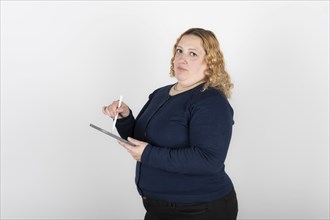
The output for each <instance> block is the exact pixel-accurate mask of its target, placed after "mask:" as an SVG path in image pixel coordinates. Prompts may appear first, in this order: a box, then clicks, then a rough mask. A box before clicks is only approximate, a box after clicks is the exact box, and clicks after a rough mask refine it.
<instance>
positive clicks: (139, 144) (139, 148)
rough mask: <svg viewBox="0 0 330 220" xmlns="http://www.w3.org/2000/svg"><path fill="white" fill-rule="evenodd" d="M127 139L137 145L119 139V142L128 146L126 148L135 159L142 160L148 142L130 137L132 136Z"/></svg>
mask: <svg viewBox="0 0 330 220" xmlns="http://www.w3.org/2000/svg"><path fill="white" fill-rule="evenodd" d="M127 140H128V141H129V142H132V143H133V144H135V145H136V146H135V147H133V146H131V145H129V144H126V143H124V142H121V141H118V143H119V144H120V145H121V146H123V147H124V148H126V150H127V151H128V153H130V154H131V155H132V157H133V158H134V159H135V160H137V161H141V157H142V154H143V151H144V149H145V148H146V147H147V145H148V143H147V142H143V141H139V140H136V139H134V138H130V137H129V138H128V139H127Z"/></svg>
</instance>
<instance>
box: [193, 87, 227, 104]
mask: <svg viewBox="0 0 330 220" xmlns="http://www.w3.org/2000/svg"><path fill="white" fill-rule="evenodd" d="M193 99H194V101H195V102H200V101H207V100H210V99H212V100H217V101H219V102H228V99H227V97H226V96H225V95H224V94H223V93H222V92H221V91H220V90H218V89H215V88H212V87H209V88H207V89H205V90H204V89H202V90H197V91H196V92H195V94H194V96H193Z"/></svg>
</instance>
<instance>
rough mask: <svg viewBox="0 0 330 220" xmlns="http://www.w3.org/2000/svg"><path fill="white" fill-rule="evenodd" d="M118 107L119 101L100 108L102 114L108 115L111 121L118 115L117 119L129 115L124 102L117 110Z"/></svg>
mask: <svg viewBox="0 0 330 220" xmlns="http://www.w3.org/2000/svg"><path fill="white" fill-rule="evenodd" d="M118 105H119V100H117V101H113V102H112V104H111V105H108V106H104V107H103V108H102V112H103V114H105V115H108V116H110V117H111V118H112V119H113V118H115V116H116V114H117V113H118V119H121V118H126V117H127V116H128V115H129V108H128V106H127V105H126V104H125V103H124V102H122V103H121V105H120V107H119V108H118Z"/></svg>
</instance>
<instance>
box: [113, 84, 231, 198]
mask: <svg viewBox="0 0 330 220" xmlns="http://www.w3.org/2000/svg"><path fill="white" fill-rule="evenodd" d="M203 85H204V84H201V85H199V86H197V87H195V88H193V89H191V90H188V91H186V92H183V93H180V94H177V95H174V96H170V95H169V91H170V88H171V86H172V85H168V86H165V87H162V88H159V89H157V90H155V91H154V92H153V93H152V94H151V95H150V96H149V100H148V102H147V103H146V104H145V105H144V107H143V108H142V110H141V111H140V113H139V115H138V116H137V117H136V119H135V118H134V116H133V114H132V112H131V114H130V115H129V116H128V117H126V118H124V119H120V120H118V121H117V125H116V126H117V129H118V132H119V134H120V135H121V136H122V137H123V138H125V139H126V138H127V137H133V138H135V139H138V140H141V141H145V142H148V143H149V144H148V145H147V147H146V148H145V150H144V152H143V154H142V158H141V162H137V164H136V178H135V181H136V185H137V188H138V191H139V193H140V195H141V196H147V197H150V198H153V199H159V200H166V201H171V202H207V201H212V200H216V199H219V198H222V197H224V196H225V195H226V194H228V193H229V192H230V191H231V190H232V188H233V184H232V181H231V180H230V178H229V176H228V175H227V174H226V172H225V165H224V162H225V159H226V155H227V151H228V147H229V144H230V139H231V134H232V125H233V124H234V121H233V109H232V108H231V106H230V104H229V102H228V101H227V98H226V97H225V96H224V95H223V94H222V93H221V92H219V91H218V90H216V89H213V88H209V89H207V90H205V91H202V90H203Z"/></svg>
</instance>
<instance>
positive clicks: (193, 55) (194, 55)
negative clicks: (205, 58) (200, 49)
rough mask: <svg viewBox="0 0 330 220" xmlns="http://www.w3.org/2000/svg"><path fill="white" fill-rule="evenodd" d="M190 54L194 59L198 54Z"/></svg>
mask: <svg viewBox="0 0 330 220" xmlns="http://www.w3.org/2000/svg"><path fill="white" fill-rule="evenodd" d="M189 54H190V56H192V57H197V53H194V52H190V53H189Z"/></svg>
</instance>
